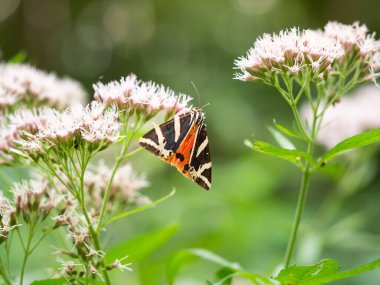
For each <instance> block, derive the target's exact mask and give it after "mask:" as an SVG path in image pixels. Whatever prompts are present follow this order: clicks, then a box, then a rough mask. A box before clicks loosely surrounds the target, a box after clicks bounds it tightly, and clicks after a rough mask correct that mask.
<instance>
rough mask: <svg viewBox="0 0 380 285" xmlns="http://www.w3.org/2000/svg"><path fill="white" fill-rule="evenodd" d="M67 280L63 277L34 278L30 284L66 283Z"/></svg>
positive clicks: (55, 284) (66, 284)
mask: <svg viewBox="0 0 380 285" xmlns="http://www.w3.org/2000/svg"><path fill="white" fill-rule="evenodd" d="M68 284H69V282H68V281H67V280H66V279H65V278H63V277H62V278H52V279H43V280H36V281H33V282H32V283H31V285H68Z"/></svg>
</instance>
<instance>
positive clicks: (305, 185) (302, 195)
mask: <svg viewBox="0 0 380 285" xmlns="http://www.w3.org/2000/svg"><path fill="white" fill-rule="evenodd" d="M318 93H319V94H318V95H319V96H318V97H319V99H318V101H317V106H316V108H315V109H314V112H313V121H312V126H311V134H310V136H308V135H307V134H306V131H305V130H304V128H303V125H302V123H301V121H300V117H299V113H298V110H297V105H296V103H294V104H291V108H292V110H293V113H294V117H295V119H296V121H297V124H298V127H299V128H300V131H301V132H302V133H303V134H305V136H306V138H307V140H308V144H307V154H308V155H310V156H312V154H313V148H314V141H315V138H316V135H317V132H318V127H319V120H321V118H318V114H317V113H318V108H319V104H320V98H321V96H320V95H321V94H322V90H319V92H318ZM312 167H313V165H310V163H309V162H308V161H307V162H306V163H305V167H304V168H303V173H302V181H301V186H300V191H299V194H298V201H297V208H296V213H295V216H294V221H293V226H292V231H291V234H290V238H289V241H288V245H287V248H286V253H285V259H284V267H285V268H286V267H288V266H289V263H290V260H291V258H292V255H293V252H294V247H295V243H296V240H297V234H298V229H299V225H300V222H301V218H302V212H303V209H304V207H305V202H306V197H307V192H308V189H309V184H310V177H311V174H312V172H311V169H312Z"/></svg>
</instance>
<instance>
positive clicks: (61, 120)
mask: <svg viewBox="0 0 380 285" xmlns="http://www.w3.org/2000/svg"><path fill="white" fill-rule="evenodd" d="M119 127H120V124H119V123H118V121H117V112H116V109H115V108H106V107H105V106H104V105H103V104H101V103H97V102H92V103H91V104H89V105H87V106H86V107H82V106H80V105H76V106H74V107H71V108H68V109H66V110H65V111H63V112H59V111H57V110H55V109H45V110H43V111H42V112H40V114H39V120H38V124H37V129H38V130H37V132H35V133H26V132H25V131H24V138H23V139H21V140H18V141H17V149H18V150H19V151H21V152H23V153H27V154H29V155H31V156H32V157H33V158H35V157H38V155H40V154H41V153H42V152H44V151H49V150H50V149H54V148H56V149H57V150H59V149H61V151H62V148H64V149H65V148H69V149H70V148H78V147H80V146H81V145H82V144H83V143H84V144H86V146H88V147H89V148H90V150H99V149H103V148H105V147H106V146H108V145H109V144H110V143H112V142H114V141H116V139H117V138H118V134H119Z"/></svg>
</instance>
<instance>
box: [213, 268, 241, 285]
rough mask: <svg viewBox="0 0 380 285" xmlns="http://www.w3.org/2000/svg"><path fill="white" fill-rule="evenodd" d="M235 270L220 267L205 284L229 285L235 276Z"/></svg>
mask: <svg viewBox="0 0 380 285" xmlns="http://www.w3.org/2000/svg"><path fill="white" fill-rule="evenodd" d="M235 272H236V271H235V270H233V269H231V268H228V267H222V268H220V269H219V270H218V271H217V272H216V273H215V274H214V276H213V278H212V279H211V280H210V281H209V280H207V284H210V285H231V284H232V277H233V276H234V275H235Z"/></svg>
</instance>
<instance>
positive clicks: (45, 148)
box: [0, 64, 190, 285]
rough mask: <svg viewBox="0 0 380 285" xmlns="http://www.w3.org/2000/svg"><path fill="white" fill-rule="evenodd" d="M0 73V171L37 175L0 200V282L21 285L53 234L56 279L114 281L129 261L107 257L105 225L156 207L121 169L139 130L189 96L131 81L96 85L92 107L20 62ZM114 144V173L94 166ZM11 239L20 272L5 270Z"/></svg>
mask: <svg viewBox="0 0 380 285" xmlns="http://www.w3.org/2000/svg"><path fill="white" fill-rule="evenodd" d="M0 74H1V76H0V112H1V117H0V120H1V122H2V126H1V129H0V138H1V143H0V158H1V164H3V165H7V166H8V167H13V166H15V165H22V164H26V163H28V165H29V168H30V169H31V171H32V172H35V173H36V174H38V175H39V178H38V180H33V181H24V182H21V184H20V183H19V184H14V185H13V187H12V190H11V191H12V192H13V196H12V197H9V196H10V195H9V193H4V194H3V193H1V195H0V198H1V199H0V232H1V238H0V243H2V244H3V245H4V247H1V248H0V251H4V255H5V256H6V258H5V259H0V276H1V278H2V279H3V281H4V282H5V283H6V284H13V283H12V282H13V281H14V280H16V279H18V280H19V283H20V285H22V284H24V276H25V275H26V271H27V264H28V259H29V257H30V256H31V255H32V253H33V252H34V251H35V250H37V249H38V246H39V245H41V244H42V243H43V241H44V239H45V237H46V236H47V235H49V234H50V233H53V232H57V234H61V235H62V234H63V235H64V237H65V239H66V240H67V241H68V244H69V246H68V245H65V244H62V243H57V244H53V246H54V247H55V248H56V249H57V250H56V251H57V261H58V262H59V263H60V264H61V265H60V266H59V268H57V269H59V272H57V273H58V274H59V275H61V276H62V277H63V278H65V279H66V280H67V281H68V282H69V283H70V284H90V283H91V282H92V281H93V280H101V281H103V282H105V283H106V284H111V283H112V279H111V278H110V277H109V271H110V270H113V269H120V270H131V267H130V265H131V264H130V263H129V262H128V259H127V256H119V255H117V258H115V259H113V260H110V258H108V256H107V252H106V251H105V250H104V246H103V244H102V236H103V232H104V230H105V228H106V225H108V223H110V222H112V221H115V220H117V219H119V218H121V217H124V216H126V215H128V214H129V212H128V211H129V210H130V207H136V206H139V205H144V206H143V207H141V209H146V208H148V207H149V205H155V204H156V203H157V202H151V201H150V200H149V199H148V198H147V197H146V196H144V195H142V194H141V193H140V192H139V190H140V189H141V188H143V187H146V186H147V185H148V184H149V183H148V182H147V180H146V179H145V176H144V175H139V174H136V173H135V172H134V171H133V169H132V167H131V165H130V164H124V162H125V160H126V159H127V158H128V157H130V156H131V155H133V154H135V153H136V152H137V149H136V148H134V146H133V145H134V142H135V141H136V140H137V139H138V137H137V133H138V132H139V130H141V128H142V127H143V126H144V125H145V124H146V123H147V122H148V121H149V120H150V119H152V118H153V117H155V116H156V115H157V114H158V113H160V112H164V113H165V115H166V117H171V116H173V115H174V114H175V113H177V112H180V111H183V110H186V109H187V108H188V107H189V106H188V102H189V101H190V98H189V97H188V96H186V95H184V94H175V93H174V91H172V90H170V89H168V88H166V87H164V86H161V85H157V84H155V83H153V82H142V81H140V80H138V79H137V78H136V76H135V75H133V74H132V75H129V76H128V77H125V78H121V80H120V81H112V82H110V83H107V84H103V83H100V82H99V83H96V84H94V86H93V87H94V89H95V94H94V99H95V100H94V101H92V102H91V103H90V104H88V105H87V106H83V105H80V104H76V103H77V102H81V101H83V97H84V94H85V93H84V92H83V90H82V89H81V88H80V85H79V84H78V83H75V82H74V81H71V80H69V79H58V78H57V77H56V76H55V75H53V74H47V73H45V72H42V71H38V70H36V69H34V68H33V67H31V66H29V65H26V64H16V65H11V64H2V65H0ZM55 96H56V97H55ZM111 147H115V149H114V152H115V153H117V155H116V156H115V157H114V161H113V165H112V166H108V165H106V164H105V162H103V161H100V162H98V163H94V162H93V161H94V157H95V156H98V155H100V154H101V153H102V152H103V151H104V150H106V149H108V148H111ZM95 160H96V159H95ZM0 167H1V165H0ZM0 170H1V169H0ZM5 196H8V198H6V197H5ZM161 200H162V199H161ZM161 200H160V201H161ZM134 211H135V212H137V211H139V209H134ZM61 240H62V239H61ZM15 242H19V244H20V245H21V248H22V250H23V253H24V256H23V261H22V265H21V268H20V269H15V268H13V267H12V268H11V266H10V260H11V259H12V250H13V249H14V246H15V245H14V243H15ZM41 269H43V268H41Z"/></svg>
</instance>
